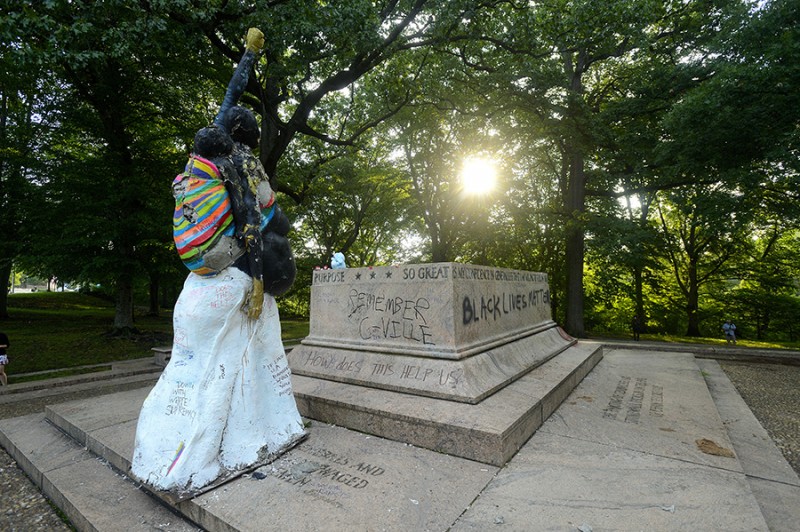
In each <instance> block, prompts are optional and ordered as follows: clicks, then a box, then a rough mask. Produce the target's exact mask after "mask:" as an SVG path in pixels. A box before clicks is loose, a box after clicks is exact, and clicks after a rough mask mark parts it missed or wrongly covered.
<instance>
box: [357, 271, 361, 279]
mask: <svg viewBox="0 0 800 532" xmlns="http://www.w3.org/2000/svg"><path fill="white" fill-rule="evenodd" d="M360 280H361V272H358V273H357V274H356V281H360Z"/></svg>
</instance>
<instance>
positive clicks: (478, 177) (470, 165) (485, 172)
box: [461, 157, 497, 194]
mask: <svg viewBox="0 0 800 532" xmlns="http://www.w3.org/2000/svg"><path fill="white" fill-rule="evenodd" d="M496 183H497V163H495V161H493V160H492V159H488V158H484V157H469V158H467V159H464V162H463V163H462V165H461V185H462V186H463V190H464V192H465V193H467V194H485V193H487V192H490V191H491V190H492V189H494V187H495V184H496Z"/></svg>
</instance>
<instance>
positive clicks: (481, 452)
mask: <svg viewBox="0 0 800 532" xmlns="http://www.w3.org/2000/svg"><path fill="white" fill-rule="evenodd" d="M602 357H603V351H602V347H601V346H600V345H598V344H581V343H579V344H576V345H574V346H572V347H570V348H568V349H566V350H564V351H562V352H561V353H559V354H558V355H557V356H555V357H553V358H551V359H550V360H548V361H547V362H545V363H544V364H542V365H540V366H538V367H536V368H534V369H533V370H531V371H530V372H528V373H527V374H525V375H524V376H522V377H521V378H519V379H518V380H516V381H514V382H512V383H511V384H509V385H507V386H506V387H504V388H502V389H501V390H500V391H498V392H495V393H494V394H493V395H491V396H489V397H487V398H486V399H484V400H483V401H481V402H480V403H478V404H474V405H473V404H465V403H459V402H455V401H448V400H446V399H438V398H434V397H423V396H417V395H409V394H404V393H399V392H394V391H390V390H381V389H376V388H367V387H364V386H358V385H353V384H347V383H342V382H335V381H329V380H324V379H320V378H315V377H307V376H304V375H294V376H293V377H292V387H293V389H294V393H295V397H296V398H297V406H298V408H299V409H300V413H301V414H302V415H303V416H305V417H309V418H312V419H317V420H321V421H324V422H326V423H332V424H335V425H340V426H343V427H347V428H349V429H353V430H357V431H359V432H365V433H368V434H374V435H377V436H381V437H383V438H388V439H393V440H398V441H402V442H404V443H408V444H412V445H416V446H418V447H424V448H426V449H431V450H433V451H437V452H442V453H447V454H450V455H454V456H460V457H462V458H468V459H470V460H476V461H478V462H483V463H486V464H492V465H495V466H502V465H503V464H505V463H506V462H507V461H508V460H509V459H510V458H511V457H512V456H513V455H514V454H515V453H516V452H517V450H519V448H520V447H521V446H522V445H523V444H524V443H525V442H526V441H527V440H528V438H530V437H531V435H532V434H533V433H534V432H535V431H536V429H537V428H538V427H539V426H540V425H541V424H542V423H543V422H544V420H546V419H547V418H548V417H549V416H550V414H552V413H553V411H555V409H556V408H558V406H559V405H560V404H561V402H562V401H563V400H564V398H565V397H566V396H568V395H569V394H570V392H572V390H573V389H574V388H575V386H577V385H578V383H579V382H580V381H581V380H582V379H583V378H584V377H585V376H586V375H587V374H588V373H589V372H590V371H591V370H592V368H593V367H594V366H595V365H596V364H597V363H598V362H599V361H600V359H602Z"/></svg>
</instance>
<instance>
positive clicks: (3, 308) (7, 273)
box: [0, 261, 11, 319]
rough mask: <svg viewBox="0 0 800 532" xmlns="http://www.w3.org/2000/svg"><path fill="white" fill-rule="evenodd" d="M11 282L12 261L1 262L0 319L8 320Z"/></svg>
mask: <svg viewBox="0 0 800 532" xmlns="http://www.w3.org/2000/svg"><path fill="white" fill-rule="evenodd" d="M10 280H11V261H0V282H2V283H3V289H2V290H0V319H6V318H8V283H9V281H10Z"/></svg>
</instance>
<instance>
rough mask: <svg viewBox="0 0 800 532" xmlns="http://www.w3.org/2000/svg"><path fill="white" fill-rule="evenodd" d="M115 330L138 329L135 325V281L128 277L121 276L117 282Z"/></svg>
mask: <svg viewBox="0 0 800 532" xmlns="http://www.w3.org/2000/svg"><path fill="white" fill-rule="evenodd" d="M114 330H115V331H116V332H125V331H135V330H136V328H135V327H134V326H133V283H131V281H130V279H127V278H125V279H122V278H121V279H119V280H118V282H117V302H116V307H115V312H114Z"/></svg>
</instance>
